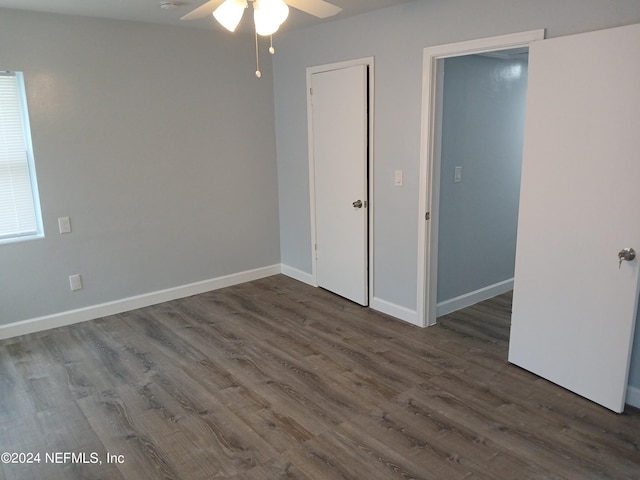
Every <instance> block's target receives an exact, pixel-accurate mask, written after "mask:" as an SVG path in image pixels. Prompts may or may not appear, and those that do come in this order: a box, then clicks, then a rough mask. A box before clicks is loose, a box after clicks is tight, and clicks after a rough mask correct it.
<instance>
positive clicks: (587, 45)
mask: <svg viewBox="0 0 640 480" xmlns="http://www.w3.org/2000/svg"><path fill="white" fill-rule="evenodd" d="M639 79H640V25H633V26H628V27H621V28H614V29H610V30H603V31H598V32H592V33H586V34H580V35H572V36H568V37H562V38H557V39H551V40H545V41H541V42H535V43H533V44H532V45H531V47H530V57H529V87H528V93H527V119H526V127H525V145H524V158H523V172H522V189H521V198H520V214H519V224H518V246H517V252H516V267H515V286H514V298H513V316H512V325H511V340H510V345H509V361H510V362H512V363H514V364H516V365H519V366H521V367H523V368H525V369H527V370H530V371H531V372H534V373H536V374H538V375H540V376H542V377H544V378H546V379H548V380H551V381H552V382H554V383H557V384H559V385H561V386H563V387H565V388H567V389H569V390H571V391H573V392H575V393H577V394H579V395H582V396H584V397H586V398H589V399H591V400H593V401H594V402H596V403H598V404H601V405H603V406H605V407H607V408H609V409H611V410H614V411H616V412H621V411H622V410H623V409H624V400H625V392H626V386H627V376H628V369H629V359H630V350H631V345H632V341H633V329H634V323H635V317H636V308H637V301H638V277H639V274H638V271H639V267H638V259H637V258H636V259H634V260H631V261H626V260H623V261H621V262H620V261H619V259H618V252H620V251H621V250H623V249H624V248H627V247H632V248H635V250H637V251H640V220H639V219H640V214H639V213H638V209H639V208H640V88H639V87H638V86H639V85H640V83H639Z"/></svg>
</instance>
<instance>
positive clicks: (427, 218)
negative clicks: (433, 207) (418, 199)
mask: <svg viewBox="0 0 640 480" xmlns="http://www.w3.org/2000/svg"><path fill="white" fill-rule="evenodd" d="M430 218H431V214H430V213H429V212H427V213H425V214H424V219H425V220H429V219H430Z"/></svg>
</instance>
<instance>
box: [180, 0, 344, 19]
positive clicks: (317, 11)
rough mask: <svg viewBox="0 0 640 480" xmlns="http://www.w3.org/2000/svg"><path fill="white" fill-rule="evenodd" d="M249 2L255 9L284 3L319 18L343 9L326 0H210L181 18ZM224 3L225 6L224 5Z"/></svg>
mask: <svg viewBox="0 0 640 480" xmlns="http://www.w3.org/2000/svg"><path fill="white" fill-rule="evenodd" d="M247 2H251V3H253V7H254V10H259V9H260V8H261V7H262V6H261V4H264V7H266V8H271V4H275V3H284V4H286V5H290V6H292V7H293V8H296V9H298V10H301V11H303V12H305V13H308V14H309V15H313V16H314V17H318V18H327V17H332V16H333V15H335V14H337V13H339V12H340V11H341V10H342V8H341V7H338V6H336V5H333V4H332V3H329V2H326V1H325V0H278V1H272V0H224V1H223V0H209V1H208V2H206V3H204V4H202V5H200V6H199V7H198V8H196V9H195V10H192V11H191V12H189V13H187V14H186V15H185V16H183V17H182V18H181V20H197V19H199V18H204V17H206V16H207V15H211V14H212V13H214V12H215V11H217V10H219V9H220V8H223V10H224V8H227V9H233V8H234V5H235V6H236V8H238V7H241V8H247V7H248V3H247ZM223 5H224V6H225V7H223ZM287 12H288V8H287ZM240 16H242V15H240ZM285 18H286V17H285ZM238 22H239V20H238Z"/></svg>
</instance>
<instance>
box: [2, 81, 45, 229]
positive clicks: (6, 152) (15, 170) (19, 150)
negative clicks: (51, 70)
mask: <svg viewBox="0 0 640 480" xmlns="http://www.w3.org/2000/svg"><path fill="white" fill-rule="evenodd" d="M22 91H23V90H22V78H21V76H20V75H19V74H16V73H15V72H2V73H0V240H4V239H7V238H14V237H23V236H29V235H36V234H38V233H39V223H40V222H39V219H38V215H37V212H36V201H35V200H34V184H35V182H34V178H33V172H32V162H30V142H28V136H27V135H26V133H27V131H26V129H27V128H28V124H27V123H26V118H27V117H26V113H27V112H26V102H25V101H23V98H22ZM23 106H24V108H23Z"/></svg>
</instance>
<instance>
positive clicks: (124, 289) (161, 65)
mask: <svg viewBox="0 0 640 480" xmlns="http://www.w3.org/2000/svg"><path fill="white" fill-rule="evenodd" d="M0 45H1V46H2V47H1V48H0V68H1V69H9V70H20V71H23V72H24V73H25V81H26V88H27V96H28V103H29V110H30V112H29V113H30V119H31V130H32V136H33V147H34V154H35V164H36V170H37V176H38V182H39V190H40V199H41V203H42V213H43V221H44V229H45V235H46V238H45V239H43V240H37V241H30V242H22V243H13V244H6V245H0V265H1V268H0V324H7V323H11V322H16V321H19V320H25V319H31V318H36V317H39V316H44V315H50V314H55V313H59V312H65V311H68V310H72V309H76V308H80V307H85V306H91V305H95V304H99V303H103V302H109V301H115V300H119V299H122V298H127V297H131V296H134V295H138V294H144V293H147V292H153V291H158V290H161V289H166V288H171V287H177V286H181V285H185V284H189V283H192V282H197V281H201V280H208V279H213V278H217V277H220V276H223V275H227V274H232V273H237V272H241V271H245V270H249V269H254V268H258V267H264V266H269V265H273V264H278V263H279V262H280V252H279V240H278V237H279V231H278V229H279V226H278V205H277V202H278V194H277V169H276V154H275V134H274V124H273V116H274V110H273V93H272V92H273V90H272V89H273V84H272V75H271V65H270V63H269V59H268V57H269V56H268V55H266V56H264V58H263V62H262V63H263V69H264V75H263V77H262V79H260V80H258V79H256V78H255V76H254V70H255V59H254V57H253V52H254V51H253V38H252V37H251V36H246V37H245V38H243V37H242V36H237V35H236V36H233V37H231V36H228V35H225V34H223V33H222V32H214V31H207V30H201V29H187V28H175V27H167V26H159V25H151V24H145V23H134V22H122V21H108V20H97V19H89V18H82V17H67V16H58V15H47V14H37V13H27V12H18V11H12V10H0ZM60 216H70V217H71V223H72V227H73V233H71V234H67V235H60V234H58V230H57V218H58V217H60ZM74 273H80V274H81V275H82V278H83V281H84V284H85V286H84V289H83V290H80V291H77V292H71V291H70V289H69V281H68V276H69V275H71V274H74Z"/></svg>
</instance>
